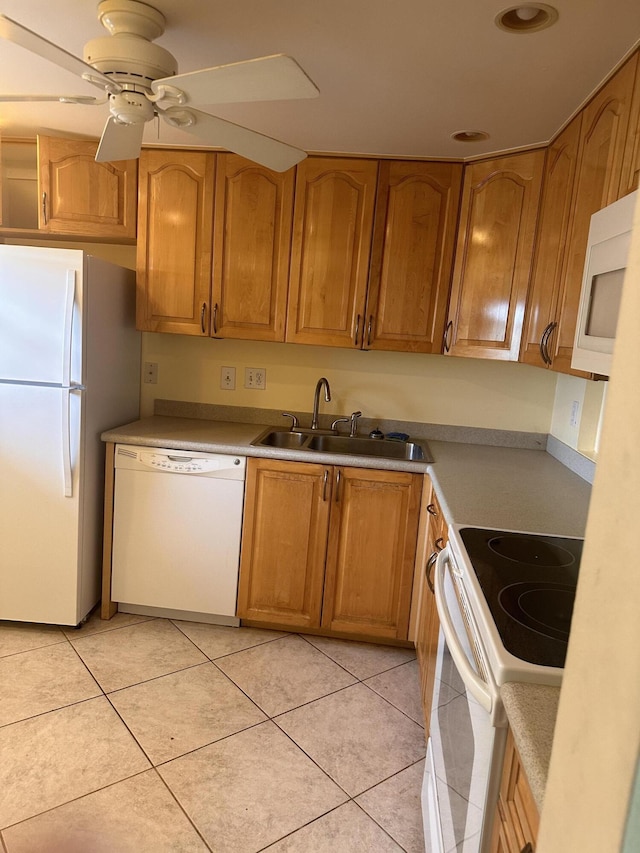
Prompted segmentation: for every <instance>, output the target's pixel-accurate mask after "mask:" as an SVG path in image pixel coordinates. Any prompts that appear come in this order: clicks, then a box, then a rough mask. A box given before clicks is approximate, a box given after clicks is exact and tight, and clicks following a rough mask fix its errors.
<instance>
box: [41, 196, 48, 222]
mask: <svg viewBox="0 0 640 853" xmlns="http://www.w3.org/2000/svg"><path fill="white" fill-rule="evenodd" d="M42 221H43V222H44V224H45V225H46V224H47V194H46V192H43V193H42Z"/></svg>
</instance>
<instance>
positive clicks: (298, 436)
mask: <svg viewBox="0 0 640 853" xmlns="http://www.w3.org/2000/svg"><path fill="white" fill-rule="evenodd" d="M308 440H309V435H308V434H307V435H305V433H303V432H292V431H291V430H269V431H267V432H266V433H262V435H259V436H258V438H257V439H256V440H255V441H252V442H251V443H252V444H253V445H258V446H260V447H280V448H283V449H285V450H299V449H300V448H301V447H302V445H303V444H304V443H305V442H306V441H308Z"/></svg>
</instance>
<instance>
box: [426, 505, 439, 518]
mask: <svg viewBox="0 0 640 853" xmlns="http://www.w3.org/2000/svg"><path fill="white" fill-rule="evenodd" d="M427 512H428V513H429V515H432V516H433V517H434V518H437V517H438V510H437V509H436V505H435V504H429V505H428V507H427Z"/></svg>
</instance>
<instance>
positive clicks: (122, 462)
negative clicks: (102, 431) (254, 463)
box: [115, 444, 246, 480]
mask: <svg viewBox="0 0 640 853" xmlns="http://www.w3.org/2000/svg"><path fill="white" fill-rule="evenodd" d="M115 467H116V469H118V468H127V469H129V470H147V471H158V472H160V473H166V474H196V475H198V474H200V475H201V476H202V475H204V476H210V477H222V478H225V479H233V480H236V479H237V480H242V479H244V476H245V469H246V459H245V458H244V457H242V456H227V455H223V454H219V453H201V452H199V451H193V452H190V451H188V450H173V449H170V448H157V449H156V448H150V447H144V446H141V447H135V446H133V445H125V444H118V445H116V458H115Z"/></svg>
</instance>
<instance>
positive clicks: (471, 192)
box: [445, 150, 545, 361]
mask: <svg viewBox="0 0 640 853" xmlns="http://www.w3.org/2000/svg"><path fill="white" fill-rule="evenodd" d="M544 156H545V152H544V151H542V150H538V151H530V152H527V153H524V154H512V155H509V156H506V157H501V158H499V159H495V160H488V161H482V162H477V163H473V164H471V165H470V166H468V167H467V168H466V169H465V175H464V184H463V191H462V205H461V212H460V226H459V233H458V244H457V250H456V261H455V267H454V274H453V284H452V288H451V299H450V304H449V318H448V322H447V328H446V333H445V351H446V352H449V353H451V354H452V355H459V356H470V357H474V358H495V359H503V360H509V361H517V359H518V353H519V350H520V338H521V333H522V323H523V317H524V308H525V301H526V296H527V289H528V285H529V275H530V268H531V258H532V253H533V241H534V236H535V230H536V222H537V216H538V202H539V198H540V189H541V184H542V172H543V167H544Z"/></svg>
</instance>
